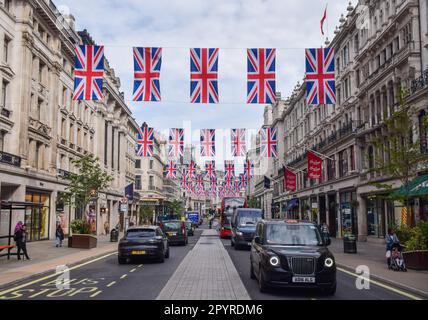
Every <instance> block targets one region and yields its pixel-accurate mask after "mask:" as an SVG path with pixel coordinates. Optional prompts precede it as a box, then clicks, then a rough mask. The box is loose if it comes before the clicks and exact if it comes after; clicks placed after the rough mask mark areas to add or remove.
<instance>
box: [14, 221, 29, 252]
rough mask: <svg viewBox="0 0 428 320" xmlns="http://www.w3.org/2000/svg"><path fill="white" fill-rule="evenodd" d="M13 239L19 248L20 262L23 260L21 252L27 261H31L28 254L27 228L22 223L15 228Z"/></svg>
mask: <svg viewBox="0 0 428 320" xmlns="http://www.w3.org/2000/svg"><path fill="white" fill-rule="evenodd" d="M13 238H14V240H15V242H16V246H17V247H18V260H21V251H22V253H23V254H24V258H25V259H27V260H31V259H30V257H29V256H28V253H27V226H26V225H25V224H23V223H22V222H21V221H20V222H18V224H17V225H16V227H15V233H14V235H13Z"/></svg>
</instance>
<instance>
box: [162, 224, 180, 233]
mask: <svg viewBox="0 0 428 320" xmlns="http://www.w3.org/2000/svg"><path fill="white" fill-rule="evenodd" d="M177 230H180V223H179V222H167V223H165V231H177Z"/></svg>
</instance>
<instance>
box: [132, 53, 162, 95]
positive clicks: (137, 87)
mask: <svg viewBox="0 0 428 320" xmlns="http://www.w3.org/2000/svg"><path fill="white" fill-rule="evenodd" d="M161 65H162V48H134V95H133V98H132V100H133V101H160V100H161V93H160V83H159V78H160V71H161Z"/></svg>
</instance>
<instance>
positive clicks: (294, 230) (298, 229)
mask: <svg viewBox="0 0 428 320" xmlns="http://www.w3.org/2000/svg"><path fill="white" fill-rule="evenodd" d="M266 242H267V244H278V245H285V246H320V245H322V239H321V235H320V233H319V232H318V229H317V228H316V227H315V226H313V225H287V224H273V225H268V226H267V229H266Z"/></svg>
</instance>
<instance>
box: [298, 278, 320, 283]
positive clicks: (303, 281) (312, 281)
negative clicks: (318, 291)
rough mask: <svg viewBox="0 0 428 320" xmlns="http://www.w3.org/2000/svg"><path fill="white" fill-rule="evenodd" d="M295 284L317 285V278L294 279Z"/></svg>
mask: <svg viewBox="0 0 428 320" xmlns="http://www.w3.org/2000/svg"><path fill="white" fill-rule="evenodd" d="M293 282H294V283H315V277H293Z"/></svg>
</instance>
